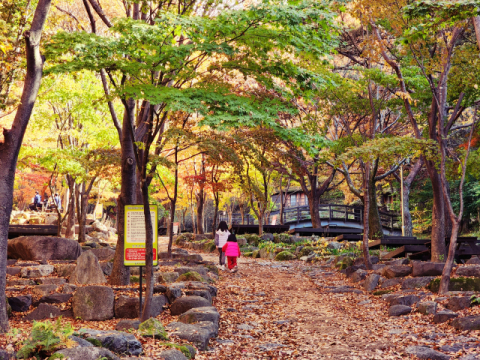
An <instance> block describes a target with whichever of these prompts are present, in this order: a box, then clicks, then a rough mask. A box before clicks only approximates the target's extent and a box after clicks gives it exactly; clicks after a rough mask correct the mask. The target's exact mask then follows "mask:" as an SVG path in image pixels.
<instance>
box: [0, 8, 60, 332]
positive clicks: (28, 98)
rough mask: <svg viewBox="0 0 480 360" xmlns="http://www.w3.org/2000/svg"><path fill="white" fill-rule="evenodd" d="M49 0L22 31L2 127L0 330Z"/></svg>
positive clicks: (3, 322) (5, 321) (4, 318)
mask: <svg viewBox="0 0 480 360" xmlns="http://www.w3.org/2000/svg"><path fill="white" fill-rule="evenodd" d="M50 4H51V0H39V2H38V4H37V8H36V10H35V14H34V16H33V20H32V26H31V28H30V30H29V31H27V32H25V34H24V35H25V48H26V59H27V72H26V75H25V81H24V85H23V92H22V97H21V102H20V106H19V107H18V110H17V113H16V114H15V118H14V120H13V124H12V128H11V129H8V130H7V129H4V130H3V136H4V142H3V143H1V144H0V170H1V171H0V333H5V332H7V331H8V329H9V327H8V316H7V307H6V294H5V287H6V272H7V247H8V226H9V222H10V215H11V212H12V205H13V185H14V182H15V171H16V168H17V160H18V153H19V151H20V147H21V145H22V141H23V136H24V135H25V130H26V128H27V125H28V122H29V121H30V116H31V115H32V110H33V106H34V104H35V100H36V99H37V95H38V89H39V88H40V83H41V80H42V70H43V60H42V57H41V54H40V39H41V36H42V30H43V26H44V24H45V21H46V18H47V15H48V11H49V9H50Z"/></svg>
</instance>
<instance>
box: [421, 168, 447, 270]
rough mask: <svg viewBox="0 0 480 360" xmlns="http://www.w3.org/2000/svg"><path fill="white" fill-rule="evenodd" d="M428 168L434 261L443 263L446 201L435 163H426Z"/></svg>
mask: <svg viewBox="0 0 480 360" xmlns="http://www.w3.org/2000/svg"><path fill="white" fill-rule="evenodd" d="M426 167H427V170H428V174H429V176H430V181H431V182H432V188H433V210H432V261H433V262H442V261H443V260H442V259H444V257H445V253H446V247H445V199H444V196H443V192H442V184H441V179H440V174H439V173H438V171H437V169H436V168H435V163H434V162H433V161H426Z"/></svg>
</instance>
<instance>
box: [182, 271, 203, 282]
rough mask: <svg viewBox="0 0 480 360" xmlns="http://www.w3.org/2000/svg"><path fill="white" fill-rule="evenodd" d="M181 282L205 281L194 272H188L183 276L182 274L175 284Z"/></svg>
mask: <svg viewBox="0 0 480 360" xmlns="http://www.w3.org/2000/svg"><path fill="white" fill-rule="evenodd" d="M182 281H200V282H203V281H205V280H204V279H203V278H202V276H201V275H200V274H199V273H197V272H196V271H189V272H186V273H185V274H182V275H180V276H179V277H178V279H177V282H182Z"/></svg>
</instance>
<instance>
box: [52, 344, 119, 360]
mask: <svg viewBox="0 0 480 360" xmlns="http://www.w3.org/2000/svg"><path fill="white" fill-rule="evenodd" d="M55 356H56V357H55ZM61 356H63V357H61ZM52 358H56V359H69V360H98V359H106V360H120V358H119V357H118V356H116V355H114V354H113V353H112V352H111V351H109V350H107V349H104V348H97V347H93V346H92V347H81V346H78V347H74V348H69V349H63V350H59V351H57V352H56V353H55V354H54V355H53V356H52Z"/></svg>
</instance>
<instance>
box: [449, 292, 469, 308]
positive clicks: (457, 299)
mask: <svg viewBox="0 0 480 360" xmlns="http://www.w3.org/2000/svg"><path fill="white" fill-rule="evenodd" d="M469 307H470V297H469V296H452V297H450V298H449V299H448V302H447V306H446V308H447V309H449V310H452V311H459V310H463V309H468V308H469Z"/></svg>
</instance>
